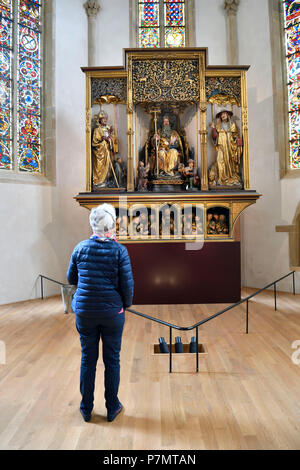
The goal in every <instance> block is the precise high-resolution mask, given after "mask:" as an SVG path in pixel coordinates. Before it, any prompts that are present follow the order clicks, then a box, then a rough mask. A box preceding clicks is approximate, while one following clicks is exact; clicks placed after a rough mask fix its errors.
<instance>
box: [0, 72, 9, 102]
mask: <svg viewBox="0 0 300 470" xmlns="http://www.w3.org/2000/svg"><path fill="white" fill-rule="evenodd" d="M10 105H11V88H10V82H9V81H6V80H1V79H0V108H7V109H9V108H10Z"/></svg>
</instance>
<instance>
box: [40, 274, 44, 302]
mask: <svg viewBox="0 0 300 470" xmlns="http://www.w3.org/2000/svg"><path fill="white" fill-rule="evenodd" d="M40 278H41V299H42V300H44V289H43V287H44V286H43V276H40Z"/></svg>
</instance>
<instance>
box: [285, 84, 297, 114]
mask: <svg viewBox="0 0 300 470" xmlns="http://www.w3.org/2000/svg"><path fill="white" fill-rule="evenodd" d="M288 92H289V108H290V110H291V111H296V110H298V112H299V110H300V82H299V81H298V82H293V83H292V84H291V85H289V87H288Z"/></svg>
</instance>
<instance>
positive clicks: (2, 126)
mask: <svg viewBox="0 0 300 470" xmlns="http://www.w3.org/2000/svg"><path fill="white" fill-rule="evenodd" d="M0 139H8V140H9V139H11V110H10V109H7V108H1V109H0Z"/></svg>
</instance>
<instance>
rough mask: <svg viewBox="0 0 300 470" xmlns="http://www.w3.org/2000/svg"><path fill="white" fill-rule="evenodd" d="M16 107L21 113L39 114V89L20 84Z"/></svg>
mask: <svg viewBox="0 0 300 470" xmlns="http://www.w3.org/2000/svg"><path fill="white" fill-rule="evenodd" d="M18 105H19V109H20V111H21V112H24V113H29V114H39V113H40V89H39V88H38V87H30V86H27V85H26V84H24V83H22V84H21V85H20V86H19V95H18Z"/></svg>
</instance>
